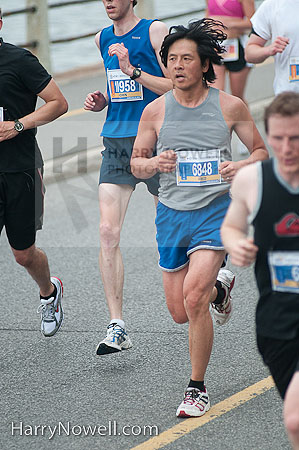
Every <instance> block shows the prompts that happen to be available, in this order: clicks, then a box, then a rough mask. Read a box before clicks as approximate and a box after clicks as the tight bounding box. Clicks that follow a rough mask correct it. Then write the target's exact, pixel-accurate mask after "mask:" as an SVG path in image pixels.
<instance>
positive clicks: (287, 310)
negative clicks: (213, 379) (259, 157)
mask: <svg viewBox="0 0 299 450" xmlns="http://www.w3.org/2000/svg"><path fill="white" fill-rule="evenodd" d="M273 165H274V160H273V159H269V160H267V161H263V162H262V196H261V203H260V207H259V210H258V212H257V214H256V217H255V218H254V220H253V226H254V228H255V232H254V242H255V244H256V245H257V246H258V247H259V251H258V254H257V259H256V263H255V274H256V281H257V285H258V288H259V292H260V298H259V302H258V305H257V309H256V328H257V333H258V334H260V335H262V336H266V337H271V338H275V339H294V338H295V337H296V336H298V331H299V293H298V292H296V289H295V288H296V283H295V280H296V281H298V278H297V277H298V273H297V268H296V267H297V264H298V263H297V261H296V265H294V266H292V264H293V263H292V264H290V263H289V262H287V260H286V259H282V257H281V255H282V254H283V255H284V258H286V256H285V255H294V256H295V257H296V255H297V253H296V252H299V190H298V189H293V188H291V187H290V186H289V185H287V183H286V182H285V181H284V180H283V179H282V178H281V176H280V175H279V174H278V173H277V170H275V168H274V166H273ZM269 252H271V253H273V252H274V254H276V256H278V255H277V253H278V252H279V254H280V262H279V263H273V262H272V263H271V261H269ZM281 252H282V253H281ZM275 264H276V267H275ZM274 274H275V276H274ZM291 278H292V280H291V281H290V279H291ZM273 280H275V282H274V287H273V285H272V281H273ZM276 286H277V287H276ZM290 287H291V288H290Z"/></svg>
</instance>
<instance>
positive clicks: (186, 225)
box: [156, 193, 230, 272]
mask: <svg viewBox="0 0 299 450" xmlns="http://www.w3.org/2000/svg"><path fill="white" fill-rule="evenodd" d="M229 204H230V196H229V193H226V194H224V195H221V196H220V197H217V198H216V199H215V200H213V201H212V202H211V203H210V204H209V205H207V206H205V207H203V208H200V209H196V210H193V211H178V210H175V209H171V208H168V207H167V206H165V205H163V204H162V203H160V202H159V203H158V206H157V216H156V227H157V235H156V239H157V243H158V250H159V255H160V260H159V266H160V268H161V269H162V270H164V271H166V272H176V271H178V270H181V269H182V268H183V267H184V266H186V265H187V264H188V263H189V255H190V254H191V253H193V252H195V251H196V250H203V249H206V250H207V249H208V250H224V247H223V244H222V241H221V237H220V227H221V225H222V222H223V219H224V216H225V214H226V211H227V209H228V207H229Z"/></svg>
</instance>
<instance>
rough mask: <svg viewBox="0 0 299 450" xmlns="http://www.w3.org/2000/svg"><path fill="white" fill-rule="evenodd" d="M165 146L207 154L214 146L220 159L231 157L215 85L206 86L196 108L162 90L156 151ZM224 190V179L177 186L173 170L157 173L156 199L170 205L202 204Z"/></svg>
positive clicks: (191, 207)
mask: <svg viewBox="0 0 299 450" xmlns="http://www.w3.org/2000/svg"><path fill="white" fill-rule="evenodd" d="M165 150H174V151H175V152H176V153H178V154H179V153H180V152H185V153H186V152H187V153H188V154H191V155H192V154H197V155H207V154H209V152H210V151H211V150H217V153H220V161H221V162H222V161H231V160H232V152H231V133H230V130H229V128H228V126H227V124H226V122H225V120H224V117H223V115H222V111H221V107H220V102H219V90H218V89H215V88H212V87H210V88H209V92H208V96H207V98H206V99H205V101H204V102H203V103H202V104H201V105H199V106H197V107H196V108H187V107H185V106H182V105H181V104H179V103H178V102H177V101H176V100H175V98H174V96H173V93H172V91H169V92H167V93H166V94H165V117H164V122H163V124H162V127H161V130H160V133H159V137H158V141H157V154H158V155H160V154H161V152H163V151H165ZM192 152H194V153H192ZM199 152H200V153H199ZM181 154H182V153H181ZM228 190H229V184H228V183H224V182H223V183H220V184H215V185H207V186H205V185H202V186H178V185H177V178H176V172H171V173H160V188H159V200H160V202H161V203H163V204H164V205H166V206H168V207H169V208H172V209H177V210H181V211H188V210H194V209H199V208H203V207H204V206H206V205H208V204H209V203H211V202H212V201H213V200H214V199H215V198H216V197H219V196H220V195H222V194H225V193H226V192H228Z"/></svg>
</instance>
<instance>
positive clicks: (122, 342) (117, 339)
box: [96, 323, 132, 355]
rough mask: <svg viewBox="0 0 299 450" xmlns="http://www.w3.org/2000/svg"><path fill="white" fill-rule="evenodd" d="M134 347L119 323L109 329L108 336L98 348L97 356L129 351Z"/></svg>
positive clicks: (109, 326) (113, 324)
mask: <svg viewBox="0 0 299 450" xmlns="http://www.w3.org/2000/svg"><path fill="white" fill-rule="evenodd" d="M131 347H132V342H131V339H130V338H129V336H128V334H127V332H126V331H125V329H124V328H122V327H121V326H120V325H118V324H117V323H111V324H110V325H108V327H107V336H106V337H105V339H103V340H102V341H101V342H100V343H99V344H98V346H97V350H96V353H97V355H107V354H109V353H115V352H120V351H121V350H128V349H129V348H131Z"/></svg>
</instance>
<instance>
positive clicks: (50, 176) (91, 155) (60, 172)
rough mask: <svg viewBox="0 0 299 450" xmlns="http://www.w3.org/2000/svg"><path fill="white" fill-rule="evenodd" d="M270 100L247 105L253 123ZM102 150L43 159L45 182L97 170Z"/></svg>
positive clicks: (93, 149)
mask: <svg viewBox="0 0 299 450" xmlns="http://www.w3.org/2000/svg"><path fill="white" fill-rule="evenodd" d="M272 100H273V97H270V98H266V99H264V100H261V101H258V102H254V103H252V104H250V105H249V109H250V112H251V114H252V117H253V119H254V121H255V123H257V122H260V121H263V116H264V111H265V108H266V107H267V106H268V105H269V104H270V103H271V101H272ZM102 150H103V146H101V145H100V144H99V146H98V147H93V148H89V149H86V150H82V151H80V152H77V153H74V154H73V156H71V157H70V156H69V155H68V156H62V157H60V158H55V159H50V160H47V161H45V167H44V169H45V170H44V181H45V183H46V184H51V183H56V182H58V181H61V180H65V179H68V178H73V177H76V176H78V175H84V174H85V173H88V172H93V171H96V170H99V169H100V166H101V159H102V158H101V151H102Z"/></svg>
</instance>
